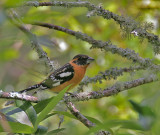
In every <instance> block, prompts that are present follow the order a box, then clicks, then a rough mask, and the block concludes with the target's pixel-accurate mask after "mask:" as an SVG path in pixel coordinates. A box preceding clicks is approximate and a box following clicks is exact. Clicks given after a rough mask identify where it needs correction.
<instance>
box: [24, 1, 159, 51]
mask: <svg viewBox="0 0 160 135" xmlns="http://www.w3.org/2000/svg"><path fill="white" fill-rule="evenodd" d="M25 6H35V7H38V6H61V7H66V8H72V7H86V8H88V10H89V11H90V12H91V13H90V15H89V17H90V16H91V15H98V16H102V17H103V18H105V19H113V20H114V21H116V22H117V23H118V24H119V25H120V28H121V29H122V30H123V31H124V30H125V31H126V32H127V33H132V32H133V31H136V32H137V33H138V36H139V37H141V38H146V39H148V41H149V42H150V43H151V44H152V45H154V51H155V53H160V39H159V37H158V36H157V35H154V34H152V33H149V32H147V28H142V27H143V24H140V22H136V21H135V20H134V19H132V18H130V17H123V16H119V15H117V14H115V13H112V12H110V11H109V10H105V9H103V8H102V6H95V5H94V4H91V3H90V2H88V1H82V2H64V1H54V2H37V1H36V2H34V1H29V2H27V3H26V4H25Z"/></svg>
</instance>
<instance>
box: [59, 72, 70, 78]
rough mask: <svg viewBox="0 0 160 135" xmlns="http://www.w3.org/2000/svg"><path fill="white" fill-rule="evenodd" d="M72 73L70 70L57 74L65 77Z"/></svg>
mask: <svg viewBox="0 0 160 135" xmlns="http://www.w3.org/2000/svg"><path fill="white" fill-rule="evenodd" d="M71 74H72V72H65V73H61V74H59V76H60V77H67V76H70V75H71Z"/></svg>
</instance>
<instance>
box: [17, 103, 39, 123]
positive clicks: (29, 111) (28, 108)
mask: <svg viewBox="0 0 160 135" xmlns="http://www.w3.org/2000/svg"><path fill="white" fill-rule="evenodd" d="M18 107H19V108H20V109H22V110H23V111H24V112H25V113H26V115H27V116H28V118H29V120H30V121H31V123H32V124H33V125H34V124H35V122H36V119H37V114H36V111H35V110H34V108H33V106H32V104H31V103H30V102H25V103H24V104H22V105H21V104H19V105H18Z"/></svg>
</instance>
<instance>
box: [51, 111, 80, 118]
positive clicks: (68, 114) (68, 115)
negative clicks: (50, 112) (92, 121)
mask: <svg viewBox="0 0 160 135" xmlns="http://www.w3.org/2000/svg"><path fill="white" fill-rule="evenodd" d="M54 113H56V114H61V115H64V116H67V117H70V118H72V119H77V118H76V117H75V116H74V115H72V114H70V113H69V112H61V111H54Z"/></svg>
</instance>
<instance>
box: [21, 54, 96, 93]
mask: <svg viewBox="0 0 160 135" xmlns="http://www.w3.org/2000/svg"><path fill="white" fill-rule="evenodd" d="M93 60H94V59H93V58H91V57H89V56H87V55H82V54H79V55H76V56H75V57H74V58H73V59H72V60H71V61H70V62H69V63H67V64H65V65H64V66H62V67H61V68H59V69H57V70H55V71H54V72H53V73H51V74H50V75H49V76H48V77H47V78H46V79H45V80H43V81H42V82H41V83H38V84H35V85H33V86H31V87H29V88H26V89H24V90H22V91H19V93H25V92H28V91H31V90H33V89H37V88H40V89H42V90H44V89H49V90H51V91H53V92H60V91H61V90H63V89H64V88H65V87H67V86H69V85H70V87H69V90H70V89H72V88H73V87H75V86H76V85H78V84H79V83H80V82H81V80H82V79H83V77H84V75H85V72H86V68H87V67H88V65H89V64H90V63H91V62H92V61H93Z"/></svg>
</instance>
